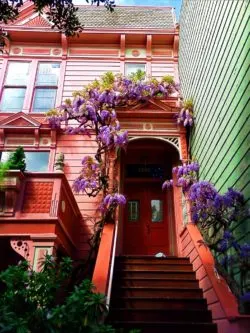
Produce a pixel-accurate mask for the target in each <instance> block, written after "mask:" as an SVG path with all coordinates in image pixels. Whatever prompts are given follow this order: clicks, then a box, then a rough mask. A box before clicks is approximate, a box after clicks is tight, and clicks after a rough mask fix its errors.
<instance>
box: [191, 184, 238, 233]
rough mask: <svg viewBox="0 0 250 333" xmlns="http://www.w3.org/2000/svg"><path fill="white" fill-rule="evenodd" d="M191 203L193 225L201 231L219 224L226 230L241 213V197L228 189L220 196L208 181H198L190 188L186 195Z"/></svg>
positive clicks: (236, 192) (231, 189)
mask: <svg viewBox="0 0 250 333" xmlns="http://www.w3.org/2000/svg"><path fill="white" fill-rule="evenodd" d="M188 196H189V199H190V201H191V215H192V220H193V222H194V223H198V222H199V224H200V225H201V226H202V228H203V229H207V228H209V227H210V226H211V225H214V224H215V223H219V225H220V226H221V227H223V229H224V230H227V229H228V228H229V226H230V224H231V222H232V221H234V220H235V219H237V218H238V217H239V214H240V213H241V212H242V209H243V204H244V197H243V195H242V194H241V193H240V192H238V191H236V190H234V189H233V188H229V189H228V191H227V192H226V193H225V194H224V195H222V194H220V193H218V192H217V190H216V189H215V187H214V186H213V185H212V184H211V183H210V182H208V181H199V182H197V183H195V184H193V185H192V186H191V187H190V190H189V193H188Z"/></svg>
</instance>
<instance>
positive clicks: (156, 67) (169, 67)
mask: <svg viewBox="0 0 250 333" xmlns="http://www.w3.org/2000/svg"><path fill="white" fill-rule="evenodd" d="M165 75H171V76H175V72H174V63H171V62H168V63H167V62H164V63H159V62H152V77H155V78H157V79H160V78H162V77H163V76H165Z"/></svg>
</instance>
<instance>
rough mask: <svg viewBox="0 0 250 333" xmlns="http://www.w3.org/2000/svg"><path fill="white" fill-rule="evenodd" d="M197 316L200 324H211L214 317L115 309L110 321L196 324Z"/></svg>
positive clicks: (208, 314) (179, 312)
mask: <svg viewBox="0 0 250 333" xmlns="http://www.w3.org/2000/svg"><path fill="white" fill-rule="evenodd" d="M197 316H198V317H199V322H200V323H202V322H203V323H205V322H211V321H212V317H211V313H210V312H209V311H204V312H202V311H199V312H198V313H195V312H191V313H190V312H188V311H186V312H185V311H183V310H176V311H167V310H166V311H164V310H163V311H162V310H157V311H154V310H151V311H147V310H134V311H129V310H121V309H119V310H115V309H113V311H112V315H111V316H110V320H117V321H130V322H131V321H143V322H152V321H156V322H166V321H169V322H173V321H174V322H184V321H185V322H194V321H196V320H197Z"/></svg>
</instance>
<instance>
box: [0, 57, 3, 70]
mask: <svg viewBox="0 0 250 333" xmlns="http://www.w3.org/2000/svg"><path fill="white" fill-rule="evenodd" d="M2 67H3V58H0V71H1V70H2ZM0 73H1V72H0ZM1 74H2V73H1Z"/></svg>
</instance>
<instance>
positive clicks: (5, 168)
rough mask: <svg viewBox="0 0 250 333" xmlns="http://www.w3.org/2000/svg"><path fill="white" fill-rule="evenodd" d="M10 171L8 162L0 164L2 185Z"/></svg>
mask: <svg viewBox="0 0 250 333" xmlns="http://www.w3.org/2000/svg"><path fill="white" fill-rule="evenodd" d="M8 170H9V165H8V162H0V183H1V182H2V181H3V180H4V178H5V176H6V173H7V172H8Z"/></svg>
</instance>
